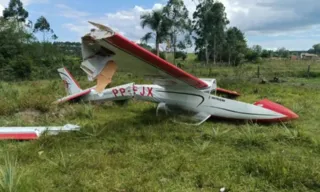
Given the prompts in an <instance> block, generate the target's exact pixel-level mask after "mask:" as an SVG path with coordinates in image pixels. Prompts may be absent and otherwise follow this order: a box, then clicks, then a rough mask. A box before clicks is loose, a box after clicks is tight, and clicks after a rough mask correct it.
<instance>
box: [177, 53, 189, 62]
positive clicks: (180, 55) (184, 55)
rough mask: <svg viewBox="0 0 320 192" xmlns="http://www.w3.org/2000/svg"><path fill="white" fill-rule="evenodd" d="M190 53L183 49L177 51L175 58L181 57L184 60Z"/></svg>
mask: <svg viewBox="0 0 320 192" xmlns="http://www.w3.org/2000/svg"><path fill="white" fill-rule="evenodd" d="M187 56H188V54H187V53H186V52H182V51H177V52H176V53H175V55H174V58H175V59H179V58H181V59H182V60H183V61H184V60H186V58H187Z"/></svg>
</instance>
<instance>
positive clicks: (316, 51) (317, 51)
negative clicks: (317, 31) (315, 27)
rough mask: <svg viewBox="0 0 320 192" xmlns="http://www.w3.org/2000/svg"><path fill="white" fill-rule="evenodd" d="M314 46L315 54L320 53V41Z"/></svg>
mask: <svg viewBox="0 0 320 192" xmlns="http://www.w3.org/2000/svg"><path fill="white" fill-rule="evenodd" d="M312 48H313V50H314V53H315V54H318V53H320V43H318V44H315V45H313V46H312Z"/></svg>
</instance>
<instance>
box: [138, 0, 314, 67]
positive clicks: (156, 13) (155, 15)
mask: <svg viewBox="0 0 320 192" xmlns="http://www.w3.org/2000/svg"><path fill="white" fill-rule="evenodd" d="M194 1H195V3H197V6H196V11H195V12H194V13H193V15H192V19H190V17H189V11H188V9H187V8H186V6H185V4H184V1H183V0H169V1H168V2H167V4H166V5H165V6H164V7H163V8H161V9H157V10H153V11H152V12H151V13H144V14H142V15H141V16H140V19H141V26H142V27H143V28H145V27H148V28H149V29H150V30H151V31H152V32H149V33H147V34H145V35H144V36H143V37H142V38H141V42H142V43H141V44H142V45H144V46H145V44H147V43H148V42H149V41H150V39H151V38H153V39H155V45H156V51H154V52H156V54H157V55H159V54H161V52H160V51H159V45H160V44H161V43H162V44H167V48H166V49H165V52H168V51H170V52H172V53H173V56H174V63H176V62H175V59H176V58H178V57H181V55H185V56H186V53H184V54H181V51H182V50H185V49H186V48H188V47H189V48H190V47H191V46H192V41H191V39H193V40H194V41H193V42H194V43H193V44H194V47H195V50H194V51H195V54H196V55H197V59H198V60H199V61H203V62H204V63H205V65H208V64H209V63H213V64H216V63H217V62H219V63H227V64H229V65H239V64H240V63H241V62H244V61H247V62H260V61H261V60H262V59H263V58H273V57H278V58H279V57H280V58H289V57H290V55H292V54H296V52H292V51H289V50H287V49H286V48H284V47H283V48H279V49H278V50H275V51H273V50H267V49H263V48H262V47H261V46H260V45H254V46H252V47H248V45H247V40H246V38H245V34H244V33H243V32H242V31H241V30H240V29H239V28H237V27H234V26H229V23H230V22H229V20H228V18H227V14H226V12H225V6H224V5H223V3H221V2H219V1H215V0H197V1H196V0H194ZM304 52H305V51H304ZM308 52H309V53H315V54H319V53H320V44H315V45H314V46H313V48H312V49H310V50H308ZM185 56H184V57H185Z"/></svg>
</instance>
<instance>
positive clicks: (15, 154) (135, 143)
mask: <svg viewBox="0 0 320 192" xmlns="http://www.w3.org/2000/svg"><path fill="white" fill-rule="evenodd" d="M188 62H190V61H188ZM190 63H191V62H190ZM301 65H303V66H301ZM307 65H308V64H306V63H300V64H298V63H291V67H290V63H289V62H288V63H285V62H273V63H272V62H268V63H264V64H261V78H266V79H268V80H269V79H272V78H273V77H274V76H277V77H279V78H280V79H281V80H283V81H284V82H281V83H266V84H260V83H259V82H260V80H259V79H257V78H256V71H257V70H256V69H257V65H252V64H251V65H249V64H245V65H243V66H242V67H240V68H232V67H221V66H212V68H211V70H208V69H204V68H203V67H192V66H191V65H186V66H187V67H186V70H187V71H190V72H193V73H194V74H196V75H197V76H200V75H201V76H203V77H207V76H208V75H210V76H211V77H214V78H217V80H218V85H219V86H220V87H224V88H228V89H233V90H237V91H239V92H240V93H241V94H242V95H241V97H239V98H238V100H242V101H245V102H250V103H253V102H255V101H257V100H260V99H263V98H268V99H270V100H272V101H275V102H278V103H281V104H282V105H284V106H286V107H288V108H289V109H292V110H293V111H294V112H296V113H297V114H298V115H299V116H300V118H299V119H298V120H296V121H293V122H287V123H278V124H270V125H265V124H254V123H250V122H241V121H240V122H239V121H237V122H236V121H222V120H217V119H210V120H209V121H207V122H205V123H204V124H203V125H201V126H198V127H194V126H186V125H181V124H175V123H172V121H171V120H170V118H161V119H160V118H155V107H156V105H155V104H151V103H146V102H137V101H130V102H129V103H128V105H127V106H124V107H123V106H118V105H116V104H114V103H112V102H107V103H104V104H100V105H94V104H88V103H78V104H65V105H62V106H55V105H52V104H51V102H53V101H55V100H56V99H58V98H59V97H62V96H64V95H65V92H64V88H63V84H62V82H61V81H60V79H56V80H50V81H49V80H47V81H34V82H17V83H4V82H2V83H0V97H1V100H0V125H2V126H19V125H21V126H27V125H34V126H37V125H39V126H40V125H64V124H66V123H72V124H78V125H81V127H82V128H81V131H80V132H75V133H65V134H61V135H58V136H45V137H43V138H41V139H39V140H36V141H28V142H14V141H10V142H8V141H2V142H0V154H1V157H0V158H1V159H0V191H115V192H120V191H121V192H129V191H184V192H188V191H219V189H220V188H221V187H226V188H227V189H230V191H233V192H236V191H239V192H243V191H268V192H270V191H280V192H284V191H290V192H291V191H319V190H320V163H319V160H320V129H319V125H320V86H319V85H320V84H319V83H320V76H319V75H318V74H319V73H320V67H319V66H320V63H319V64H317V63H313V64H312V66H311V72H312V75H311V77H309V78H307V76H305V70H306V69H307ZM318 65H319V66H318ZM57 78H58V74H57ZM128 82H136V83H140V82H143V80H141V79H139V78H136V77H132V76H127V75H126V74H117V75H116V76H115V79H114V82H113V84H114V85H116V84H121V83H128ZM80 84H81V86H82V87H83V88H86V87H88V86H89V85H92V84H90V83H88V82H87V81H86V80H85V79H84V78H82V79H81V80H80Z"/></svg>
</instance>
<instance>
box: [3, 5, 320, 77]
mask: <svg viewBox="0 0 320 192" xmlns="http://www.w3.org/2000/svg"><path fill="white" fill-rule="evenodd" d="M196 3H197V6H196V11H195V12H194V13H193V14H192V17H190V12H189V11H188V9H187V8H186V6H185V4H184V2H183V0H169V1H168V2H167V4H166V5H165V6H164V7H163V8H161V9H157V10H153V11H151V12H148V13H144V14H142V15H141V20H140V24H141V26H142V28H149V29H150V31H151V32H149V33H147V34H145V35H144V36H143V37H142V38H141V43H140V44H139V45H140V46H142V47H144V48H146V49H148V50H150V51H152V52H153V53H154V54H156V55H158V56H160V57H162V58H164V59H166V54H165V53H166V52H171V53H172V54H173V58H174V62H173V63H174V64H176V59H178V58H182V59H183V60H184V59H186V58H187V53H186V49H190V48H191V47H193V46H194V47H195V50H194V51H195V54H196V56H197V59H198V60H199V61H201V62H202V63H204V64H205V65H209V64H211V63H213V64H216V63H218V62H219V63H226V64H229V65H239V64H240V63H242V62H244V61H249V62H260V61H261V60H262V58H272V57H282V58H288V57H289V56H290V55H291V54H294V53H293V52H292V51H291V52H290V51H288V50H286V49H285V48H280V49H278V50H276V51H271V50H266V49H263V48H262V47H261V46H260V45H254V46H252V47H248V45H247V41H246V38H245V34H244V33H243V32H242V31H241V30H240V29H238V28H237V27H234V26H228V25H229V20H228V18H227V15H226V13H225V7H224V5H223V4H222V3H221V2H219V1H215V0H198V1H197V2H196ZM28 17H29V13H28V11H27V10H26V9H25V8H24V7H23V3H22V2H21V0H10V2H9V4H8V6H7V8H5V9H4V10H3V16H2V17H0V45H1V46H0V81H1V80H5V81H10V80H29V79H42V78H43V79H45V78H51V77H57V72H56V70H57V68H59V67H61V66H66V67H68V68H69V69H70V70H72V72H73V73H74V74H75V75H80V74H82V71H81V69H80V68H79V67H78V66H79V63H80V62H81V43H80V42H62V41H59V40H58V39H59V38H58V36H57V35H56V34H55V32H54V30H53V29H52V27H51V25H50V23H49V21H48V20H47V19H46V18H45V17H44V16H41V17H39V18H38V19H37V20H36V21H35V22H33V21H30V20H28ZM37 34H40V35H39V36H40V37H39V38H37V37H36V36H37ZM152 39H154V42H155V47H151V46H149V45H148V43H150V41H151V40H152ZM160 45H165V46H166V47H165V51H160ZM308 52H309V53H314V54H319V53H320V44H315V45H314V46H313V47H312V48H311V49H310V50H308Z"/></svg>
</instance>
